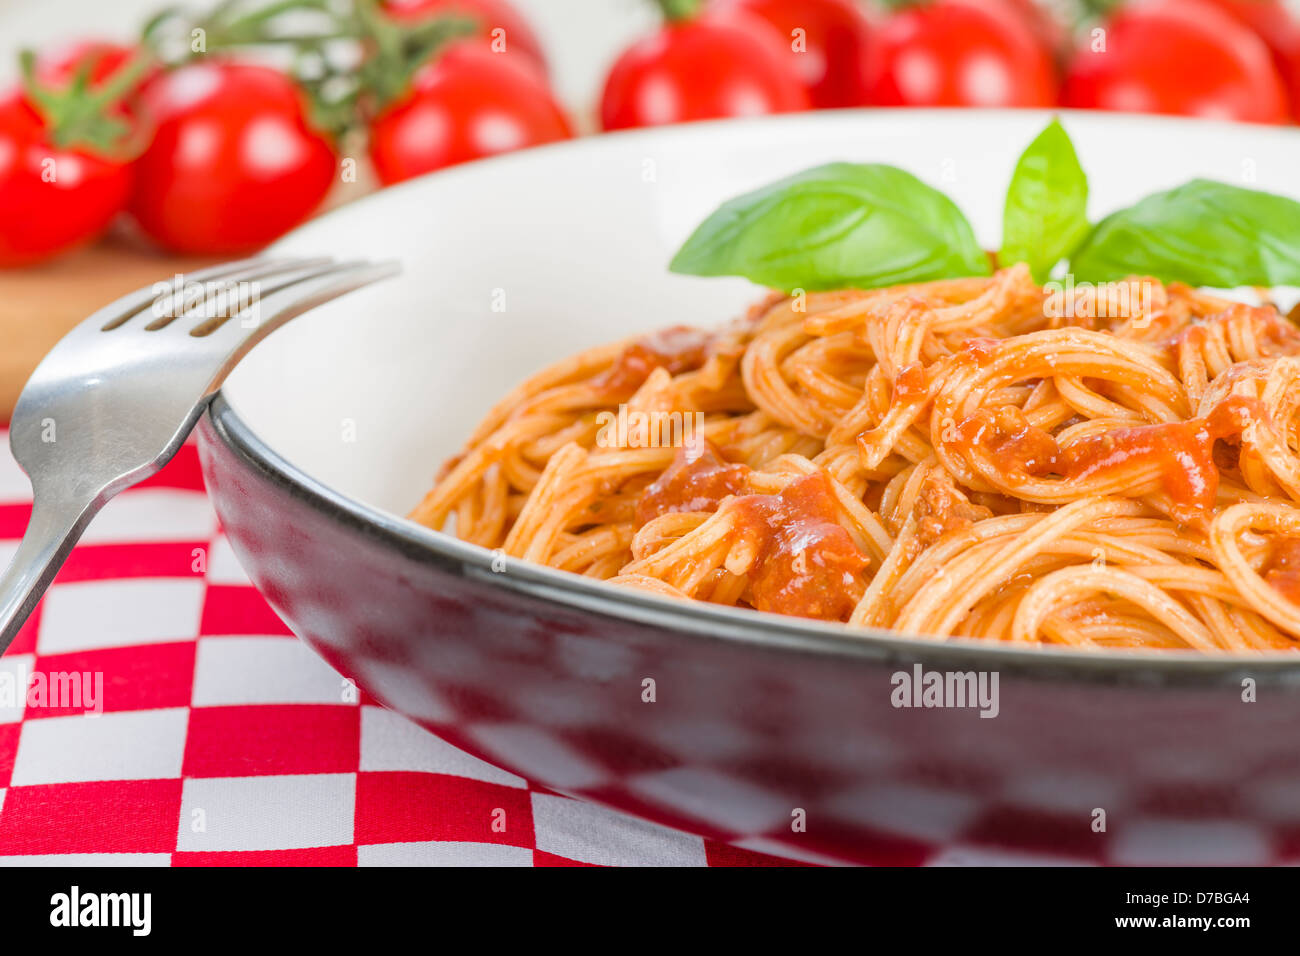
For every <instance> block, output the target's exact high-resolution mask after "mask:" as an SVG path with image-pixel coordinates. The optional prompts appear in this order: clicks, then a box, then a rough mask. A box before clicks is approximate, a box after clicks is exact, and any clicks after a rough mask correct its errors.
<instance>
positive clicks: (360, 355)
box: [199, 110, 1300, 864]
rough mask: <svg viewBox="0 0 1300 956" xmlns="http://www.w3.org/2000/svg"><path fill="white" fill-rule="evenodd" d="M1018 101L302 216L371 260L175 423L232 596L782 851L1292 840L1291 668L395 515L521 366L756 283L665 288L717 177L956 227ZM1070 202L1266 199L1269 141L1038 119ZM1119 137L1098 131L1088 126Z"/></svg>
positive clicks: (1142, 858)
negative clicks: (833, 602) (927, 619)
mask: <svg viewBox="0 0 1300 956" xmlns="http://www.w3.org/2000/svg"><path fill="white" fill-rule="evenodd" d="M1047 119H1049V116H1048V115H1047V114H1042V113H1034V112H983V111H960V112H948V111H909V110H891V111H845V112H833V113H817V114H807V115H798V116H790V117H781V118H770V119H761V120H746V121H733V122H725V123H706V124H695V125H689V126H682V127H675V128H669V129H663V130H656V131H648V132H634V133H626V134H617V135H612V136H605V137H600V138H596V139H591V140H584V141H580V142H576V143H570V144H562V145H557V146H551V147H545V148H541V149H537V150H531V151H528V152H524V153H519V154H515V155H511V156H508V157H503V158H499V159H494V160H490V161H485V162H481V163H475V164H472V165H469V166H465V167H461V168H456V169H452V170H449V171H446V172H443V173H439V174H435V175H432V176H428V177H425V178H422V179H419V180H416V181H413V182H411V183H408V184H405V185H402V186H399V187H396V188H393V189H390V190H385V191H384V192H381V193H379V194H377V195H375V196H373V197H369V198H366V199H364V200H360V201H358V202H356V203H353V204H350V205H348V206H345V207H343V208H341V209H339V210H337V211H335V212H332V213H330V214H328V215H326V216H324V217H322V218H320V219H319V220H317V221H315V222H312V223H310V224H308V225H307V226H304V227H303V228H302V229H300V230H298V231H297V232H295V233H294V234H292V235H291V236H289V237H288V238H286V239H284V240H283V241H282V242H281V243H279V244H278V245H277V247H276V248H275V250H274V251H275V252H277V253H279V252H283V253H286V254H288V253H293V254H301V253H308V254H310V253H318V252H328V253H329V254H332V255H341V256H342V255H353V254H355V255H364V256H367V257H394V258H398V259H400V260H401V261H402V262H403V264H404V267H405V272H404V275H403V276H402V277H401V278H400V279H398V280H395V281H392V282H389V283H387V284H384V285H379V286H375V287H372V288H369V289H365V290H362V291H360V292H358V293H356V294H354V295H353V296H351V297H349V298H348V299H345V300H343V301H340V302H337V303H332V304H330V305H327V306H325V307H323V308H321V309H320V310H319V312H318V313H316V314H313V315H312V316H311V317H310V319H308V320H304V321H301V322H299V323H296V324H291V325H290V326H288V327H286V328H284V329H282V330H280V331H278V332H277V333H275V334H274V335H272V336H271V337H270V338H268V340H267V341H266V342H265V343H264V344H262V345H261V346H260V347H259V348H258V349H257V350H256V351H255V352H254V353H253V354H252V355H250V356H249V358H248V359H246V360H245V362H244V363H243V364H242V365H241V366H240V367H239V368H238V369H237V370H236V372H235V373H234V374H233V375H232V377H231V378H230V380H229V381H228V383H227V385H226V387H225V388H224V389H223V392H222V394H221V395H220V396H218V398H217V399H216V401H215V402H214V403H213V405H212V407H211V410H210V412H209V414H208V415H207V416H206V417H205V419H204V420H203V421H202V423H201V425H200V429H199V442H200V452H201V457H202V462H203V468H204V473H205V476H206V478H207V482H208V487H209V491H210V493H211V496H212V499H213V502H214V504H215V506H216V509H217V511H218V514H219V515H220V517H221V520H222V523H223V526H224V528H225V530H226V533H227V534H228V536H229V538H230V541H231V544H232V546H233V548H234V550H235V552H236V554H237V555H238V557H239V559H240V561H241V563H242V564H243V565H244V567H245V569H246V570H247V572H248V574H249V576H250V577H251V578H252V580H253V582H254V584H255V585H256V586H257V587H258V588H259V589H260V590H261V592H262V593H263V594H264V595H265V596H266V598H267V599H268V601H269V602H270V603H271V604H272V606H273V607H274V608H275V609H276V610H277V612H278V613H279V614H280V615H281V616H282V617H283V618H284V619H285V620H286V621H287V622H288V623H289V624H290V625H291V626H292V628H293V629H294V631H295V632H296V633H297V634H298V635H299V636H300V637H301V638H302V639H303V640H304V641H306V642H307V643H308V644H309V645H310V646H311V647H313V648H314V649H315V650H316V651H317V652H319V653H320V654H321V655H322V656H323V657H324V658H325V659H326V660H327V661H328V662H329V663H330V664H331V665H332V666H334V667H335V668H336V669H337V670H338V671H339V672H340V673H341V674H343V675H344V676H346V677H348V678H350V679H351V680H353V681H355V683H356V684H357V686H358V687H359V688H361V689H362V690H363V691H365V692H366V693H367V694H369V695H371V696H373V697H374V698H376V699H377V700H379V701H380V702H381V703H383V704H384V705H385V706H388V707H390V708H392V709H394V710H396V711H397V712H399V713H401V714H404V715H405V716H407V717H409V718H410V719H412V720H414V721H416V722H418V723H419V724H420V725H421V726H423V727H424V728H426V729H427V730H429V731H430V732H432V733H434V734H436V735H438V736H439V737H441V738H443V739H445V740H447V741H449V742H450V743H452V744H454V745H455V746H458V747H461V748H463V749H465V750H467V751H469V752H471V753H473V754H476V755H478V756H480V757H482V758H483V759H484V760H487V761H489V762H491V763H493V764H496V765H499V766H501V767H503V768H505V769H507V770H509V771H511V772H513V773H516V774H518V775H520V776H523V777H526V778H528V779H529V780H531V781H534V782H536V783H537V784H540V785H542V786H545V787H548V788H551V789H553V790H556V791H559V792H563V793H567V794H571V795H574V796H578V797H581V798H584V799H588V800H592V801H596V802H599V803H601V804H604V805H608V806H611V807H615V808H618V809H621V810H625V811H629V812H632V813H635V814H638V815H640V816H642V817H645V818H647V819H649V820H652V821H655V822H658V823H661V824H666V825H669V826H673V827H677V828H680V829H685V830H689V831H692V832H696V833H700V834H703V835H706V836H710V837H714V838H718V839H722V840H727V841H730V842H733V843H736V844H738V845H741V846H745V847H748V848H752V849H756V850H760V851H766V852H771V853H774V854H777V855H780V856H783V857H787V858H791V859H797V860H806V861H811V862H874V863H882V862H883V863H936V862H1012V863H1021V862H1079V863H1121V864H1179V863H1238V864H1250V863H1270V862H1277V861H1282V860H1290V859H1294V858H1296V857H1297V856H1300V744H1298V743H1297V742H1296V737H1295V734H1294V728H1295V727H1296V726H1297V725H1298V722H1300V659H1297V658H1296V657H1295V656H1294V655H1291V654H1284V653H1260V654H1256V655H1251V656H1239V655H1227V654H1223V655H1209V654H1194V653H1187V652H1179V651H1161V652H1154V651H1124V652H1119V651H1114V652H1100V653H1097V652H1081V651H1076V650H1069V649H1056V648H1050V647H1030V646H1015V645H1011V644H1008V643H1004V642H998V641H971V640H961V639H952V640H942V641H941V640H935V639H929V638H924V637H919V636H909V635H902V634H895V633H890V632H885V631H879V630H874V631H873V630H862V629H856V630H850V629H847V628H845V627H843V626H840V625H835V624H827V623H819V622H815V621H808V620H803V619H799V618H794V617H784V616H780V615H775V614H765V613H759V612H755V611H749V610H740V609H735V608H728V607H717V606H712V605H708V604H703V603H699V602H690V603H688V602H682V601H677V600H672V599H670V598H666V597H663V596H660V595H657V594H651V593H644V592H639V591H636V590H631V589H626V588H615V587H613V586H610V585H607V584H604V583H601V582H596V581H591V580H588V579H585V578H582V577H580V576H578V575H574V574H568V573H565V572H561V571H556V570H552V569H548V568H544V567H540V566H535V565H531V564H529V563H526V562H522V561H518V560H514V559H510V558H506V557H505V556H504V555H503V554H501V553H500V552H494V551H492V550H488V549H486V548H482V547H478V546H475V545H472V544H468V543H465V542H463V541H459V540H456V539H455V538H453V537H451V536H448V535H446V534H443V533H440V532H435V531H431V530H429V529H427V528H425V527H422V526H421V525H418V524H416V523H414V522H412V521H409V520H407V519H406V518H405V517H403V515H405V514H407V513H408V512H409V511H410V510H411V508H413V507H414V506H415V504H416V503H417V502H418V501H419V500H420V498H421V496H422V494H423V493H424V491H425V490H426V489H427V488H428V487H429V485H430V483H431V481H432V478H433V474H434V472H435V470H436V469H437V468H438V466H439V465H440V464H441V463H442V462H443V461H444V460H445V459H446V458H448V457H449V456H451V455H453V454H454V453H455V452H456V451H457V450H458V449H459V448H460V446H461V445H462V443H463V442H464V440H465V438H466V437H467V436H468V435H469V433H470V431H471V430H472V429H473V427H474V425H475V424H476V423H477V421H478V420H479V419H480V417H481V416H482V414H483V413H484V412H485V411H486V410H487V409H488V408H489V407H490V406H491V405H492V404H493V402H494V400H495V398H496V397H497V396H499V395H502V394H504V393H505V392H507V391H508V390H509V389H510V388H511V387H512V386H513V385H514V384H515V383H516V382H518V381H520V380H522V379H523V378H524V377H526V376H527V375H529V374H530V373H532V372H533V371H535V370H536V369H538V368H540V367H542V366H544V365H546V364H548V363H549V362H551V361H555V360H558V359H560V358H561V357H563V356H565V355H568V354H571V353H573V352H576V351H579V350H581V349H583V348H586V347H588V346H591V345H595V344H600V343H604V342H609V341H613V340H616V339H620V338H624V337H627V336H630V335H634V334H637V333H642V332H646V331H650V330H653V329H655V328H660V327H663V326H666V325H674V324H692V325H702V326H708V325H715V324H720V323H722V322H723V321H725V320H726V319H728V318H731V317H733V316H735V315H737V314H740V313H741V312H743V311H744V309H745V308H746V307H747V306H748V305H749V304H750V303H752V302H753V301H754V300H755V299H757V298H760V297H761V294H762V292H761V290H757V289H755V288H754V287H753V286H751V285H749V284H748V283H746V282H744V281H741V280H731V279H725V280H702V279H692V278H687V277H683V276H677V275H671V274H670V273H668V272H667V270H666V263H667V262H668V260H669V259H670V258H671V256H672V254H673V252H674V250H675V249H676V248H677V247H678V246H679V245H680V244H681V242H682V240H683V239H684V238H685V237H686V236H687V235H688V234H689V233H690V231H691V230H692V229H693V227H694V226H695V225H696V224H697V223H698V222H699V221H700V220H701V219H703V218H704V216H705V215H707V214H708V213H709V212H710V211H712V210H713V209H714V208H715V207H716V206H717V204H718V203H719V202H720V201H721V200H723V199H726V198H728V197H730V196H732V195H735V194H737V193H740V192H743V191H745V190H747V189H751V188H753V187H755V186H758V185H761V184H763V183H766V182H768V181H771V180H774V179H777V178H779V177H781V176H784V175H787V174H789V173H791V172H794V171H797V170H799V169H803V168H806V167H808V166H812V165H815V164H817V163H822V162H829V161H832V160H851V161H863V162H866V161H870V162H885V163H891V164H895V165H897V166H900V167H902V168H904V169H907V170H909V171H910V172H912V173H914V174H915V175H917V176H919V177H921V178H922V179H925V180H927V181H929V182H931V183H932V184H934V185H937V186H940V187H941V188H943V189H944V191H945V192H947V193H948V194H949V195H950V196H952V197H953V198H954V199H955V200H956V201H957V202H958V203H959V204H960V205H961V206H962V208H963V209H964V210H965V211H966V212H967V214H968V215H969V217H970V219H971V221H972V223H973V224H974V227H975V230H976V233H977V235H978V237H979V238H980V239H981V240H982V241H983V242H984V243H985V245H986V246H995V245H996V243H997V233H998V226H999V223H1000V217H1001V196H1002V194H1003V190H1004V187H1005V184H1006V181H1007V179H1008V178H1009V177H1010V174H1011V169H1012V167H1013V165H1014V163H1015V159H1016V156H1017V155H1018V153H1019V150H1020V148H1021V147H1022V146H1023V144H1024V143H1025V142H1027V141H1028V140H1029V139H1031V138H1032V137H1033V135H1034V134H1035V132H1036V131H1037V130H1039V129H1041V128H1042V126H1043V124H1044V123H1045V122H1046V121H1047ZM1064 123H1065V125H1066V127H1067V128H1068V130H1069V132H1070V133H1071V135H1072V136H1073V138H1074V141H1075V143H1076V145H1077V147H1078V150H1079V153H1080V155H1081V157H1082V159H1083V161H1084V164H1085V167H1086V168H1087V169H1088V170H1089V172H1090V176H1091V184H1092V204H1093V212H1094V216H1095V215H1096V214H1099V213H1104V212H1105V211H1107V210H1109V209H1112V208H1115V207H1118V206H1120V205H1123V204H1126V203H1129V202H1132V201H1134V200H1135V199H1137V198H1139V197H1140V196H1142V195H1145V194H1147V193H1149V192H1151V191H1154V190H1156V189H1162V188H1167V187H1169V186H1172V185H1175V184H1177V183H1179V182H1182V181H1184V180H1186V179H1188V178H1191V177H1194V176H1205V177H1209V178H1215V179H1220V180H1224V181H1229V182H1243V181H1246V182H1249V183H1251V184H1252V185H1254V186H1255V187H1256V188H1261V189H1268V190H1271V191H1274V192H1279V193H1284V194H1287V195H1296V190H1297V186H1296V185H1295V183H1294V180H1293V174H1294V169H1295V161H1296V159H1297V157H1300V134H1298V133H1296V132H1294V131H1291V130H1275V129H1267V128H1262V127H1251V126H1236V125H1230V124H1213V123H1205V122H1195V121H1182V120H1173V119H1156V118H1152V117H1148V116H1143V117H1130V116H1121V115H1114V114H1105V115H1101V114H1097V115H1090V114H1079V113H1074V114H1066V115H1065V116H1064ZM1120 144H1122V148H1119V146H1120Z"/></svg>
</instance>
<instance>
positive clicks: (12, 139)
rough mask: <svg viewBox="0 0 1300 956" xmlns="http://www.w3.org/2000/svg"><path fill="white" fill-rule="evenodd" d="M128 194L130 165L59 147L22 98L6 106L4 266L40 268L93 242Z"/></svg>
mask: <svg viewBox="0 0 1300 956" xmlns="http://www.w3.org/2000/svg"><path fill="white" fill-rule="evenodd" d="M130 193H131V169H130V166H129V164H128V163H127V162H126V161H125V160H123V159H115V158H108V157H106V156H103V155H97V154H96V153H95V152H93V151H92V150H89V149H86V148H84V147H80V146H66V147H64V146H59V145H56V144H55V143H54V142H53V141H52V140H51V136H50V130H49V129H48V128H47V126H46V124H45V121H44V120H43V119H42V117H41V115H40V114H39V113H38V112H37V111H36V110H35V109H34V108H33V107H32V106H31V104H30V103H28V102H27V100H26V98H25V97H24V96H23V95H22V94H21V93H18V92H15V93H11V94H9V95H8V96H6V97H4V98H3V100H0V266H14V265H28V264H31V263H35V262H39V261H41V260H43V259H47V258H49V257H51V256H54V255H56V254H58V253H60V252H63V251H65V250H67V249H70V248H72V247H73V246H76V245H78V244H80V243H82V242H86V241H88V240H90V239H93V238H94V237H95V236H98V235H99V234H100V233H102V232H103V231H104V230H105V229H106V228H107V227H108V224H109V223H110V222H112V220H113V217H114V216H116V215H117V213H118V212H120V211H121V210H122V208H123V207H124V206H125V205H126V201H127V197H128V196H129V195H130Z"/></svg>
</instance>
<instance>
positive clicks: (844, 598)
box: [736, 472, 867, 621]
mask: <svg viewBox="0 0 1300 956" xmlns="http://www.w3.org/2000/svg"><path fill="white" fill-rule="evenodd" d="M736 506H737V511H738V513H739V515H740V521H741V527H740V533H741V534H743V535H745V536H746V537H749V538H750V539H751V540H755V541H757V542H758V559H757V561H756V562H755V563H754V566H753V568H751V570H750V572H749V600H750V603H751V604H752V605H753V606H754V607H755V608H757V609H758V610H760V611H773V612H775V613H777V614H789V615H794V616H796V617H811V618H820V619H823V620H830V621H839V620H844V619H845V618H847V617H848V615H849V614H850V612H852V610H853V607H854V605H855V604H856V603H857V601H858V598H859V597H861V595H862V591H863V585H862V582H861V580H860V578H859V575H860V574H861V573H862V570H863V569H864V568H865V567H866V566H867V559H866V557H865V556H864V555H863V554H862V552H861V551H859V550H858V547H857V545H856V544H854V543H853V538H852V537H851V536H850V535H849V533H848V531H847V530H845V528H844V527H843V526H842V525H841V524H840V523H839V522H838V520H837V514H838V510H837V506H836V504H835V495H834V492H833V491H832V490H831V485H830V481H829V480H828V479H827V478H826V476H825V475H824V474H822V473H821V472H814V473H813V474H811V475H805V476H804V477H802V478H798V479H796V480H794V481H792V482H791V483H790V484H788V485H787V486H786V487H785V488H784V489H783V490H782V491H781V493H780V494H776V495H746V496H745V497H743V498H740V499H738V500H737V502H736Z"/></svg>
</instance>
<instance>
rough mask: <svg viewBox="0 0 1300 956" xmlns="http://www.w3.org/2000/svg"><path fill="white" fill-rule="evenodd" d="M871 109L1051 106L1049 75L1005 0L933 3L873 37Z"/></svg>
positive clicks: (1039, 50) (1037, 45)
mask: <svg viewBox="0 0 1300 956" xmlns="http://www.w3.org/2000/svg"><path fill="white" fill-rule="evenodd" d="M876 37H877V43H878V45H879V48H880V52H879V56H878V58H877V60H876V63H875V66H874V68H869V73H870V96H871V102H873V103H878V104H881V105H885V106H1051V105H1053V104H1054V103H1055V102H1056V71H1055V69H1054V67H1053V65H1052V58H1051V55H1050V53H1049V52H1048V50H1047V49H1046V48H1045V47H1044V45H1043V43H1042V42H1041V41H1040V40H1039V38H1038V36H1037V35H1036V33H1035V32H1034V29H1033V28H1032V27H1031V26H1030V25H1029V24H1028V23H1026V22H1025V20H1024V19H1023V18H1022V17H1021V15H1020V14H1019V13H1018V12H1017V10H1016V8H1014V7H1013V6H1010V5H1008V4H1007V3H1006V2H1005V0H934V2H932V3H926V4H923V5H921V6H916V7H905V8H903V9H901V10H899V11H898V12H897V13H895V14H893V15H892V16H890V17H889V18H888V19H887V20H886V21H885V22H884V23H883V24H882V25H881V26H880V27H879V29H878V30H877V31H876Z"/></svg>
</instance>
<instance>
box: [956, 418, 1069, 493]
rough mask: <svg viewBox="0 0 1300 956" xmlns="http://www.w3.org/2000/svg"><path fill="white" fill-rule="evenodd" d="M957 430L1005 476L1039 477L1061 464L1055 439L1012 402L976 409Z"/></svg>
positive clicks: (1054, 469) (1059, 451)
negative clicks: (1030, 420)
mask: <svg viewBox="0 0 1300 956" xmlns="http://www.w3.org/2000/svg"><path fill="white" fill-rule="evenodd" d="M957 434H958V435H959V436H960V437H961V440H962V441H963V442H965V443H966V444H967V445H968V446H970V447H972V448H983V449H984V450H985V451H986V452H988V454H989V456H990V457H991V458H992V459H993V462H994V464H996V465H997V466H998V469H999V470H1000V471H1002V472H1004V473H1006V474H1007V475H1008V476H1015V475H1019V474H1025V475H1033V476H1035V477H1038V476H1042V475H1046V474H1049V473H1050V472H1054V471H1057V470H1058V469H1059V467H1060V462H1061V448H1060V446H1059V445H1058V444H1057V443H1056V439H1055V438H1053V437H1052V436H1051V435H1049V434H1048V433H1047V432H1045V431H1044V430H1043V429H1041V428H1037V427H1036V426H1034V425H1031V424H1030V423H1029V419H1028V418H1026V417H1025V413H1024V412H1023V411H1021V410H1020V409H1019V408H1017V407H1016V406H1014V405H1000V406H998V407H997V408H981V409H979V410H977V411H976V412H975V414H974V415H971V416H970V417H969V418H966V419H964V420H963V421H962V423H961V424H960V425H958V426H957Z"/></svg>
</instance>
